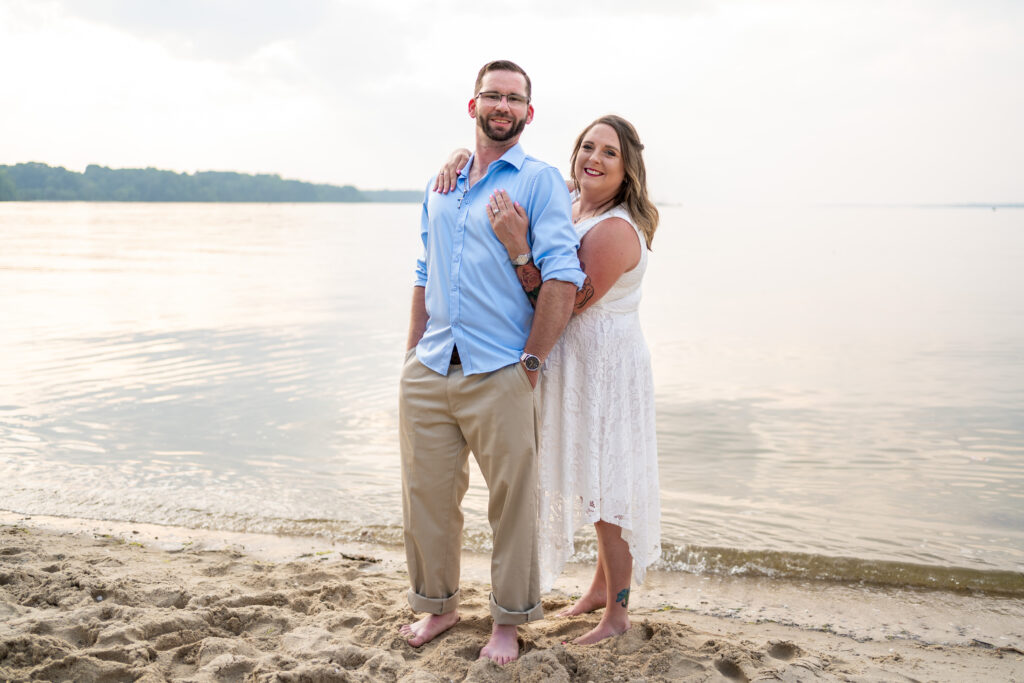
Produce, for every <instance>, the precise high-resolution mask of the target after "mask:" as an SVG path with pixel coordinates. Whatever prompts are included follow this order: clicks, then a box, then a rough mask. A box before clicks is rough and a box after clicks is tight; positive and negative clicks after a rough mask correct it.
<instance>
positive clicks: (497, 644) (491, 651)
mask: <svg viewBox="0 0 1024 683" xmlns="http://www.w3.org/2000/svg"><path fill="white" fill-rule="evenodd" d="M485 657H486V658H487V659H489V660H491V661H492V662H494V663H495V664H501V665H502V666H504V665H505V664H508V663H509V662H511V661H514V660H515V659H517V658H518V657H519V634H518V632H517V631H516V627H515V626H514V625H510V624H495V625H494V628H493V629H491V639H490V640H489V641H487V644H486V645H484V648H483V649H482V650H480V659H484V658H485Z"/></svg>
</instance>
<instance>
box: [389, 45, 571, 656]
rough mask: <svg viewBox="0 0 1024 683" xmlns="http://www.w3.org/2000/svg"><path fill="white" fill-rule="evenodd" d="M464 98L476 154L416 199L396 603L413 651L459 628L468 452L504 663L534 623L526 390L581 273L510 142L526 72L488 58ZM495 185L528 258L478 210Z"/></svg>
mask: <svg viewBox="0 0 1024 683" xmlns="http://www.w3.org/2000/svg"><path fill="white" fill-rule="evenodd" d="M474 93H475V94H474V96H473V98H472V99H471V100H470V101H469V116H470V117H471V118H474V119H476V124H477V125H476V149H475V153H474V155H473V156H472V157H470V159H469V162H468V163H467V164H466V166H465V168H463V169H462V171H461V172H460V174H459V177H458V179H457V184H456V188H455V191H454V192H450V193H447V194H440V193H436V192H430V191H429V188H430V187H431V185H428V191H427V193H426V197H425V199H424V201H423V214H422V219H421V226H420V236H421V238H422V240H423V245H424V253H423V257H422V258H421V259H420V260H419V261H418V262H417V269H416V283H415V286H414V287H413V299H412V314H411V322H410V326H409V339H408V347H407V348H408V353H407V355H406V361H405V366H404V368H403V369H402V381H401V389H400V411H399V412H400V423H401V426H400V429H401V446H402V487H403V513H404V523H405V548H406V557H407V560H408V565H409V580H410V584H411V590H410V591H409V604H410V605H411V606H412V608H413V609H414V610H415V611H418V612H428V613H429V615H428V616H427V617H425V618H423V619H421V620H420V621H417V622H416V623H414V624H408V625H406V626H403V627H402V633H403V634H404V635H405V636H406V637H407V638H408V641H409V644H410V645H412V646H414V647H419V646H420V645H422V644H424V643H426V642H428V641H430V640H432V639H433V638H434V637H436V636H437V635H438V634H440V633H443V632H444V631H446V630H447V629H449V628H451V627H452V626H454V625H455V623H456V622H457V621H458V620H459V614H458V604H459V569H460V552H461V547H462V510H461V504H462V497H463V495H464V494H465V492H466V489H467V487H468V485H469V460H468V454H469V451H472V452H473V454H474V456H475V457H476V459H477V463H478V464H479V466H480V470H481V472H483V475H484V479H485V480H486V482H487V487H488V490H489V502H488V519H489V521H490V523H491V530H492V533H493V546H494V550H493V552H492V554H491V589H492V592H491V600H490V603H491V616H492V617H493V619H494V627H493V630H492V632H491V638H490V640H489V641H488V643H487V645H486V646H485V647H484V648H483V649H482V650H481V652H480V657H481V658H484V657H487V658H489V659H491V660H493V661H495V662H497V663H499V664H505V663H507V662H510V661H512V660H514V659H516V657H517V656H518V655H519V643H518V634H517V626H518V624H522V623H525V622H527V621H533V620H535V619H540V618H542V617H543V611H542V609H541V606H540V581H539V577H538V570H537V551H536V542H537V539H536V518H537V463H536V460H537V405H536V402H535V401H536V398H535V395H534V392H533V389H534V388H535V387H536V385H537V374H538V371H539V367H540V363H541V362H543V360H544V358H545V357H546V356H547V354H548V352H549V351H550V350H551V348H552V346H554V343H555V341H556V340H557V339H558V336H559V335H560V334H561V333H562V329H563V328H564V327H565V324H566V322H567V321H568V319H569V315H570V314H571V312H572V305H573V300H574V297H575V295H576V291H577V289H579V287H580V286H581V285H582V284H583V279H584V275H583V271H582V270H580V266H579V260H578V259H577V256H576V249H577V248H578V247H579V242H578V240H577V238H576V232H575V230H574V228H573V226H572V219H571V213H570V211H571V209H570V202H569V196H568V193H567V192H566V191H565V183H564V181H563V180H562V178H561V175H560V174H559V173H558V171H557V169H555V168H553V167H551V166H548V165H547V164H544V163H543V162H540V161H538V160H536V159H533V158H532V157H528V156H526V154H525V153H524V152H523V150H522V148H521V147H520V146H519V144H518V143H519V136H520V135H521V134H522V132H523V129H524V128H525V126H526V124H528V123H530V122H531V121H532V120H533V106H532V105H531V104H530V94H531V92H530V79H529V77H528V76H527V75H526V72H525V71H523V69H522V68H520V67H519V66H517V65H516V64H513V63H512V62H508V61H495V62H489V63H488V64H485V65H484V66H483V68H481V69H480V72H479V74H478V75H477V80H476V88H475V90H474ZM499 189H504V190H507V191H508V193H509V195H510V196H511V197H513V198H514V199H515V200H517V201H518V202H519V204H521V205H522V206H523V207H524V208H525V210H526V211H527V213H528V214H529V217H530V237H531V240H530V243H531V252H530V253H527V254H508V253H507V252H506V251H505V248H504V247H503V246H502V245H501V242H499V241H498V239H497V238H496V237H495V236H494V232H493V230H492V229H491V225H490V221H489V219H488V216H487V212H486V207H487V200H488V197H489V196H490V194H491V193H492V192H494V191H496V190H499ZM531 258H532V259H533V261H534V263H536V265H537V266H538V267H539V268H540V270H541V276H542V279H543V280H544V284H543V285H542V286H541V291H540V295H539V299H538V302H537V307H536V313H534V311H533V309H532V308H531V306H530V303H529V301H528V300H527V298H526V296H525V295H524V293H523V290H522V287H521V286H520V284H519V280H518V279H517V277H516V273H515V265H516V264H518V265H522V263H525V262H527V261H528V260H530V259H531Z"/></svg>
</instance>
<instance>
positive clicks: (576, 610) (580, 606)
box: [556, 591, 608, 617]
mask: <svg viewBox="0 0 1024 683" xmlns="http://www.w3.org/2000/svg"><path fill="white" fill-rule="evenodd" d="M607 604H608V597H607V596H606V595H605V594H604V593H603V592H601V593H599V592H597V591H588V592H587V594H586V595H584V596H583V597H581V598H580V599H579V600H577V601H576V604H574V605H573V606H572V607H570V608H568V609H564V610H562V611H561V612H559V613H558V614H557V615H556V616H559V617H575V616H579V615H580V614H589V613H591V612H593V611H595V610H599V609H601V608H602V607H605V606H606V605H607Z"/></svg>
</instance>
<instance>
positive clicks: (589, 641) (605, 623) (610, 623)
mask: <svg viewBox="0 0 1024 683" xmlns="http://www.w3.org/2000/svg"><path fill="white" fill-rule="evenodd" d="M628 630H629V617H626V618H625V621H617V620H613V619H602V620H601V621H600V623H598V625H597V626H595V627H594V628H593V629H591V630H590V631H587V632H586V633H584V634H583V635H582V636H580V637H579V638H577V639H576V640H574V641H572V642H573V643H575V644H576V645H593V644H594V643H597V642H599V641H602V640H604V639H605V638H610V637H612V636H617V635H621V634H623V633H625V632H626V631H628Z"/></svg>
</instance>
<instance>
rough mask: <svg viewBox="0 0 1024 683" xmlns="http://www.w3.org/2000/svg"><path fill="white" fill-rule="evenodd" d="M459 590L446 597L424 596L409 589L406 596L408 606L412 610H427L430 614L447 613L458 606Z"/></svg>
mask: <svg viewBox="0 0 1024 683" xmlns="http://www.w3.org/2000/svg"><path fill="white" fill-rule="evenodd" d="M459 592H460V591H455V593H454V594H452V595H451V596H449V597H447V598H426V597H423V596H422V595H420V594H419V593H417V592H416V591H414V590H412V589H410V590H409V593H408V595H407V597H408V598H409V606H410V607H412V609H413V611H414V612H428V613H430V614H448V613H449V612H451V611H452V610H454V609H456V608H457V607H458V606H459Z"/></svg>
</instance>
